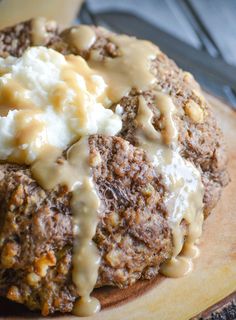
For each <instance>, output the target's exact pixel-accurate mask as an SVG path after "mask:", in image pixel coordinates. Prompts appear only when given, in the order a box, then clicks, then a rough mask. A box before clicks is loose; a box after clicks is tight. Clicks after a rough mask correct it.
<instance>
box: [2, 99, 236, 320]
mask: <svg viewBox="0 0 236 320" xmlns="http://www.w3.org/2000/svg"><path fill="white" fill-rule="evenodd" d="M206 95H207V98H208V100H209V101H210V102H211V104H212V106H213V108H214V110H215V114H216V117H217V119H218V122H219V125H220V126H221V128H222V130H223V132H224V134H225V138H226V141H227V144H228V154H229V172H230V176H231V180H232V181H231V183H230V184H229V186H228V187H227V188H226V189H225V190H224V192H223V195H222V198H221V200H220V202H219V204H218V205H217V208H216V209H215V210H214V213H213V214H212V215H210V217H209V218H208V219H207V221H206V222H205V225H204V234H203V237H202V239H201V244H200V248H201V255H200V257H199V258H198V259H196V260H195V263H194V271H193V272H192V273H191V274H190V275H188V276H186V277H183V278H178V279H170V278H164V277H161V276H160V277H157V278H156V279H155V280H152V281H140V282H138V283H137V284H135V285H134V286H132V287H130V288H128V289H125V290H119V289H114V288H105V289H99V290H97V291H96V292H95V295H96V296H97V297H99V299H100V300H101V302H102V306H103V310H102V311H101V312H100V313H99V314H97V315H95V316H93V317H89V318H86V319H92V320H189V319H191V318H194V319H198V318H199V317H200V316H197V315H199V314H200V313H201V315H202V316H203V317H204V319H209V314H210V313H211V309H208V308H209V307H210V306H212V305H215V304H216V303H218V302H219V301H221V303H220V304H218V305H216V306H215V307H214V309H217V306H220V307H221V309H222V305H225V303H229V301H232V299H234V298H235V295H234V294H232V293H233V292H234V291H236V112H235V111H233V110H232V109H230V107H229V106H227V105H225V104H224V103H223V102H221V101H219V100H218V99H216V98H214V97H212V96H210V95H208V94H206ZM229 295H230V296H229ZM228 296H229V297H228ZM225 297H228V298H227V299H226V300H223V299H224V298H225ZM204 310H206V311H204ZM196 316H197V317H196ZM54 318H55V317H54ZM0 319H8V320H10V319H12V320H15V319H42V318H41V317H40V316H39V314H38V313H32V312H29V311H27V309H25V308H24V307H22V306H18V305H16V304H13V303H9V302H7V301H6V300H0ZM44 319H45V318H44ZM47 319H50V318H47ZM56 319H64V320H72V319H76V317H73V316H71V315H66V316H61V315H57V316H56ZM217 319H220V318H217ZM222 319H226V318H222ZM228 319H230V318H228ZM233 319H236V317H235V318H232V320H233Z"/></svg>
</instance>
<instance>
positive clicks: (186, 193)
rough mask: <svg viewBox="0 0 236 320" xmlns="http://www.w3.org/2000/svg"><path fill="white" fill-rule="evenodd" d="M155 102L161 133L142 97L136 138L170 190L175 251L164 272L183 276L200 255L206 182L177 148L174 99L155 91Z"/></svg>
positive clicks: (170, 215)
mask: <svg viewBox="0 0 236 320" xmlns="http://www.w3.org/2000/svg"><path fill="white" fill-rule="evenodd" d="M156 105H157V108H158V109H159V111H160V113H161V115H162V116H163V123H162V126H163V130H162V132H161V133H159V132H157V131H156V130H155V129H154V127H153V124H152V118H153V112H152V111H151V109H150V108H149V107H148V106H147V104H146V102H145V100H144V98H143V97H139V108H138V114H137V117H136V125H137V130H136V139H137V141H138V145H139V146H140V147H141V148H143V149H144V150H145V151H146V152H147V154H148V156H149V158H150V159H151V161H152V163H153V165H154V167H155V168H156V170H157V174H161V176H162V179H163V182H164V184H165V185H166V187H167V190H168V191H169V192H168V194H167V195H166V196H165V199H164V202H165V205H166V207H167V210H168V217H167V219H168V222H169V226H170V227H171V230H172V237H173V253H172V258H171V259H170V260H169V261H167V262H165V263H164V264H162V266H161V273H162V274H164V275H166V276H169V277H180V276H183V275H185V274H187V273H189V272H190V271H191V270H192V258H194V257H196V255H197V254H198V248H197V247H196V242H197V241H198V239H199V238H200V236H201V233H202V223H203V185H202V182H201V176H200V173H199V171H198V170H197V169H196V168H195V167H194V166H193V165H192V164H191V163H190V162H189V161H187V160H185V159H183V158H182V157H181V156H180V154H179V153H178V151H177V150H176V142H177V138H178V131H177V128H176V126H175V123H174V120H173V116H174V114H175V106H174V104H173V102H172V99H171V98H170V97H169V96H167V95H164V94H162V93H156Z"/></svg>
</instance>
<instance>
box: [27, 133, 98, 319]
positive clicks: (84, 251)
mask: <svg viewBox="0 0 236 320" xmlns="http://www.w3.org/2000/svg"><path fill="white" fill-rule="evenodd" d="M60 154H61V150H57V149H54V150H51V152H50V153H46V155H45V156H44V157H42V158H41V159H39V160H38V161H36V162H35V163H34V164H33V165H32V167H31V171H32V174H33V176H34V177H35V179H36V180H37V181H38V182H39V184H40V185H41V186H42V187H43V188H45V189H46V190H50V189H52V188H54V187H56V186H57V185H59V184H61V185H66V186H67V187H68V188H69V190H70V191H71V192H72V201H71V209H72V213H73V234H74V250H73V261H72V263H73V270H72V279H73V282H74V284H75V285H76V288H77V291H78V295H79V296H80V297H81V299H79V300H77V301H76V302H75V305H74V309H73V313H74V314H76V315H79V316H88V315H91V314H93V313H95V312H97V311H99V310H100V303H99V301H98V300H97V299H95V298H93V297H91V296H90V293H91V292H92V291H93V288H94V286H95V284H96V281H97V276H98V268H99V264H100V257H99V253H98V250H97V248H96V245H95V244H94V242H93V241H92V239H93V237H94V235H95V232H96V227H97V223H98V217H97V212H98V210H99V206H100V200H99V197H98V195H97V192H96V189H95V186H94V184H93V177H92V169H91V168H90V166H89V162H88V159H89V146H88V138H87V137H83V138H81V139H80V140H79V142H77V143H75V144H73V145H72V146H71V147H70V149H69V150H68V151H67V158H66V160H64V161H59V162H57V158H58V156H59V155H60Z"/></svg>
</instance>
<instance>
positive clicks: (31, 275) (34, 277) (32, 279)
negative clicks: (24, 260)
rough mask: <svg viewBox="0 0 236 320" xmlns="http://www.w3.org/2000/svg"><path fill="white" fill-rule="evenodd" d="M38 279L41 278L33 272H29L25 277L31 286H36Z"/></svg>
mask: <svg viewBox="0 0 236 320" xmlns="http://www.w3.org/2000/svg"><path fill="white" fill-rule="evenodd" d="M40 279H41V278H40V276H38V275H37V274H36V273H35V272H31V273H29V274H28V275H27V277H26V280H27V283H28V284H29V285H30V286H32V287H35V286H37V284H38V283H39V281H40Z"/></svg>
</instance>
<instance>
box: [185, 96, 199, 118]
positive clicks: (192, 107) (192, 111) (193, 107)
mask: <svg viewBox="0 0 236 320" xmlns="http://www.w3.org/2000/svg"><path fill="white" fill-rule="evenodd" d="M184 110H185V113H186V115H187V116H189V117H190V118H191V119H192V120H193V121H194V122H197V123H202V122H203V110H202V109H201V107H200V106H199V105H198V104H197V103H196V102H195V101H193V100H190V101H188V102H187V103H186V105H185V108H184Z"/></svg>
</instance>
